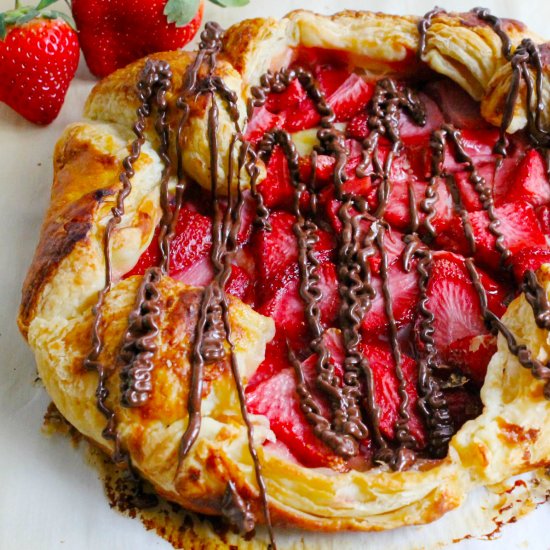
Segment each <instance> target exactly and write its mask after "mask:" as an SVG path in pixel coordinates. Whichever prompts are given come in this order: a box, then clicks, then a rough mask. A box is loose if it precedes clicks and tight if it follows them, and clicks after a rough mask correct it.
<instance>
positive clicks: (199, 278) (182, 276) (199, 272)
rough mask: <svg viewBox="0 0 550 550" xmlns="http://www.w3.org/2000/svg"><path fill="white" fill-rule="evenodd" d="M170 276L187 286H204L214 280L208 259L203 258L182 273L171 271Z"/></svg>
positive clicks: (212, 268) (210, 262) (212, 269)
mask: <svg viewBox="0 0 550 550" xmlns="http://www.w3.org/2000/svg"><path fill="white" fill-rule="evenodd" d="M170 276H171V277H173V278H174V279H177V280H178V281H180V282H182V283H184V284H186V285H189V286H206V285H208V284H210V282H211V281H212V279H213V278H214V267H213V265H212V261H211V260H210V258H209V257H205V258H203V259H202V260H199V261H198V262H195V263H194V264H192V265H191V266H189V267H188V268H187V269H185V270H184V271H179V272H176V273H174V272H172V271H171V272H170Z"/></svg>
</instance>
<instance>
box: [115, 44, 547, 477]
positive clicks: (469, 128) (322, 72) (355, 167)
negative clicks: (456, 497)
mask: <svg viewBox="0 0 550 550" xmlns="http://www.w3.org/2000/svg"><path fill="white" fill-rule="evenodd" d="M296 59H297V61H296V63H300V64H301V65H302V66H305V68H306V69H308V70H309V71H311V73H312V74H313V76H314V79H315V82H316V85H317V86H318V88H319V89H320V90H321V91H322V92H323V94H324V97H325V99H326V103H327V104H328V106H330V107H331V109H332V111H333V113H334V115H335V121H336V123H337V125H338V128H340V129H341V131H342V133H343V135H344V137H345V141H344V143H345V148H346V153H347V165H346V167H345V168H344V171H345V174H346V176H347V180H346V181H345V182H344V184H343V187H342V191H343V193H342V194H341V195H338V193H337V192H336V190H335V186H334V172H335V166H336V162H335V158H334V156H331V155H330V154H329V153H327V152H326V151H322V150H320V149H319V146H318V144H317V145H314V146H313V149H311V147H310V154H308V153H307V152H306V151H305V149H307V147H306V146H304V145H303V143H301V140H303V139H304V135H306V134H307V132H304V131H309V132H310V133H309V134H307V135H308V136H309V137H311V135H314V134H315V131H314V130H311V129H312V128H316V129H318V127H319V125H320V123H321V118H322V117H321V115H320V114H319V112H318V109H317V106H316V104H315V103H314V101H313V100H312V99H311V97H310V96H309V95H308V93H307V92H306V90H305V88H304V86H303V85H302V84H301V83H300V81H299V80H298V79H294V80H292V82H291V83H290V84H289V85H288V86H287V87H286V88H285V89H284V90H283V91H282V92H280V93H270V94H268V96H267V99H266V101H265V104H264V105H263V106H261V107H256V108H255V109H254V111H253V114H252V116H251V119H250V121H249V123H248V125H247V127H246V130H245V138H246V139H247V140H249V141H250V142H251V143H253V144H256V145H257V144H258V143H260V142H261V140H262V137H263V136H264V134H265V133H266V132H268V131H271V130H285V131H287V132H289V133H290V134H291V137H292V138H293V139H294V140H295V141H296V144H297V149H298V150H300V151H301V154H300V157H299V172H300V179H301V181H302V182H305V183H307V182H310V184H308V185H307V186H306V187H307V189H306V191H305V192H304V193H302V195H301V197H300V200H299V207H300V210H301V212H302V213H303V214H304V215H305V216H306V217H307V219H310V220H312V221H313V222H314V223H315V227H316V229H315V242H314V244H313V246H312V256H313V257H314V259H315V264H316V269H315V272H316V277H317V285H318V289H319V290H320V292H321V295H322V300H321V301H320V302H319V304H318V310H319V315H318V318H319V322H320V325H321V327H322V330H323V336H322V339H321V340H322V342H323V346H324V347H323V349H325V350H326V351H327V352H328V354H329V356H330V364H331V368H332V375H333V382H332V383H333V385H334V386H335V387H338V388H342V387H343V380H344V379H345V378H346V373H345V369H344V363H345V360H346V344H345V342H344V340H343V337H342V333H341V329H342V324H341V310H342V300H343V294H342V292H341V290H340V283H339V281H340V278H341V276H342V274H341V269H342V267H341V265H340V264H339V253H340V248H339V242H340V239H341V233H342V231H343V229H344V226H343V222H342V219H343V218H342V212H343V211H344V210H345V208H348V209H349V212H351V213H352V214H354V215H357V213H358V208H359V206H357V204H359V203H357V204H355V203H354V205H353V206H350V205H347V206H346V205H345V204H344V202H345V197H346V196H348V197H349V196H352V197H354V198H361V199H362V200H363V202H364V203H365V204H366V208H367V209H368V212H375V211H377V209H378V208H379V206H380V204H381V200H385V199H384V194H383V189H382V188H381V186H382V185H383V182H382V181H381V180H380V177H376V176H375V175H373V171H374V165H376V164H377V163H378V164H379V165H381V166H384V165H385V164H387V159H388V157H389V156H390V155H391V154H392V153H391V152H390V151H391V149H392V142H391V140H389V139H387V138H386V137H384V136H380V138H379V140H378V147H377V155H378V158H377V159H375V160H371V165H370V166H369V165H365V159H364V155H363V150H364V148H365V144H366V143H367V142H368V140H369V136H370V135H371V134H372V124H371V122H370V118H369V117H370V113H371V111H370V110H369V109H370V106H371V102H372V101H373V94H375V88H376V83H373V82H369V81H367V80H366V79H365V77H364V76H363V75H360V74H358V73H355V72H353V71H350V69H349V65H350V60H349V57H347V56H346V55H344V54H341V53H339V52H331V53H327V52H325V51H323V50H317V49H315V50H311V49H310V50H307V51H306V50H305V49H303V50H301V51H299V52H298V54H297V58H296ZM401 85H403V86H405V85H406V83H398V86H401ZM415 88H416V89H415V91H416V92H417V95H418V97H419V100H420V102H421V103H422V104H423V106H424V110H425V119H426V120H425V123H424V124H418V121H415V120H414V119H413V117H412V116H410V114H408V113H406V112H402V113H401V114H400V115H399V117H398V119H397V120H396V122H397V131H398V132H399V133H400V137H401V140H402V148H401V150H400V151H398V152H397V154H395V151H394V152H393V154H394V158H393V162H391V163H390V164H391V166H390V170H389V172H388V180H389V181H390V182H391V185H390V189H389V200H388V201H387V202H386V208H385V211H384V213H383V221H384V223H385V224H386V226H387V228H386V230H385V237H384V248H383V250H382V249H381V248H380V247H378V248H376V247H375V248H374V249H373V250H374V252H372V253H371V254H370V255H368V257H366V258H365V261H366V263H365V265H366V266H368V272H369V273H368V278H369V281H370V284H371V287H372V290H373V295H372V296H370V298H369V300H368V306H365V307H364V308H363V309H364V311H363V315H362V317H361V319H360V322H359V324H358V326H359V342H358V343H356V344H357V345H356V348H355V349H356V351H357V353H358V354H359V356H361V357H364V358H366V360H367V361H368V364H369V369H370V373H371V374H372V387H371V388H370V390H369V389H368V388H367V387H366V381H365V379H364V378H362V379H361V381H360V382H359V386H360V394H361V395H362V396H363V398H365V399H366V397H365V396H367V395H368V394H369V391H370V392H371V393H370V394H371V395H372V396H373V399H374V405H375V408H376V410H377V411H378V418H377V420H376V422H375V423H374V424H375V426H376V429H372V426H373V425H374V424H373V419H372V418H364V419H363V420H364V422H365V423H366V424H367V425H369V426H370V427H371V429H369V430H368V434H367V435H365V437H364V438H363V439H361V440H360V444H359V447H358V448H359V455H360V457H361V460H363V462H364V464H366V465H367V466H368V465H371V464H372V463H373V462H376V461H377V455H376V453H375V451H374V449H375V447H376V445H375V443H376V441H375V432H376V431H377V430H378V433H379V438H381V439H382V440H383V441H384V442H385V445H387V446H388V447H390V448H392V447H395V446H396V445H397V444H398V438H399V437H400V436H399V435H398V432H399V430H400V429H401V428H400V419H402V418H403V417H404V416H405V417H406V418H407V428H406V431H407V434H408V435H407V437H410V438H411V439H410V441H412V443H410V447H411V448H414V449H415V450H416V451H417V452H419V453H422V452H424V453H425V456H426V457H428V458H429V457H430V450H429V443H428V428H427V423H426V419H425V417H424V416H423V414H422V411H421V404H420V401H419V396H420V385H419V382H418V379H419V363H420V362H421V361H422V358H423V357H425V355H426V353H428V351H429V349H428V348H429V343H427V341H426V339H425V338H424V339H423V338H421V337H419V335H420V334H421V333H422V330H421V327H422V323H423V322H424V321H425V319H424V317H423V316H422V315H421V313H420V308H419V301H420V299H421V292H422V289H421V285H419V273H420V271H419V269H418V267H419V265H418V264H419V262H420V261H421V260H419V259H418V258H416V257H415V258H413V259H412V260H410V261H409V262H407V259H406V256H407V249H408V246H407V245H408V244H409V243H410V238H408V237H407V235H408V236H409V237H410V235H411V234H412V233H413V232H414V233H415V234H416V233H417V234H418V237H419V239H420V241H421V244H420V250H421V251H424V253H425V254H428V253H429V254H430V258H431V260H430V269H429V276H428V277H427V281H425V282H426V284H425V289H424V293H425V298H426V304H427V305H428V309H429V311H430V312H431V313H432V314H433V324H432V326H433V329H434V330H433V353H432V354H431V361H432V366H433V373H434V376H435V378H436V379H437V380H438V383H439V386H440V388H441V393H442V395H443V397H444V398H445V401H446V403H447V407H448V411H449V414H450V417H451V421H452V430H453V432H456V431H457V430H458V429H459V428H460V426H461V425H462V424H463V423H464V422H465V421H466V420H468V419H470V418H473V417H475V416H477V415H478V414H479V413H480V411H481V402H480V399H479V389H480V387H481V385H482V384H483V380H484V377H485V374H486V371H487V366H488V364H489V361H490V359H491V357H492V356H493V354H494V352H495V350H496V334H495V331H494V330H493V329H492V327H491V326H489V325H488V323H487V322H486V318H485V316H484V312H483V308H482V305H481V303H480V297H479V293H478V291H477V290H476V286H475V283H474V280H473V279H472V276H471V273H470V271H469V268H468V265H467V260H466V258H470V260H471V261H473V263H474V264H475V269H476V273H477V274H478V276H479V278H480V280H481V282H482V284H483V286H484V288H485V291H486V294H487V301H488V308H489V309H490V310H491V311H492V312H493V313H494V314H495V315H497V316H501V315H502V314H503V313H504V311H505V309H506V306H507V304H508V303H509V302H510V300H511V299H513V298H514V297H515V296H516V295H517V294H518V293H519V291H520V290H519V285H520V284H521V282H522V280H523V277H524V273H525V271H526V270H535V269H537V268H538V267H540V265H541V264H543V263H545V262H549V261H550V248H549V246H548V234H549V228H550V221H549V220H550V215H549V214H548V212H550V184H549V182H548V174H547V167H546V165H545V162H544V159H543V158H542V156H541V155H540V153H539V152H538V151H536V150H535V149H533V148H531V147H530V146H529V145H528V144H527V140H526V139H524V138H523V137H522V136H516V137H512V138H511V140H510V141H511V143H510V144H509V150H510V154H509V155H508V156H507V157H506V158H504V159H500V162H497V160H498V159H497V158H496V155H495V154H493V149H494V146H495V144H496V142H497V140H498V138H499V134H498V130H495V129H494V128H491V127H489V126H488V124H487V123H485V122H484V121H483V120H482V119H481V117H480V115H479V105H478V104H477V103H476V102H474V101H473V100H471V99H470V98H469V96H467V94H465V92H463V91H462V90H460V89H459V88H458V87H457V86H456V85H454V84H453V83H452V82H450V81H448V80H446V79H441V80H438V81H436V82H430V83H428V84H426V85H423V86H422V85H420V86H418V85H416V86H415ZM445 123H452V124H454V125H455V126H456V127H457V128H459V129H461V139H462V146H463V149H464V151H465V152H466V153H467V154H468V156H469V157H470V159H471V161H472V164H473V166H474V167H475V169H476V170H477V173H478V174H479V175H480V176H481V177H482V178H483V180H484V182H485V185H486V186H487V187H488V188H489V189H490V192H491V195H492V197H493V200H494V214H495V215H496V217H497V218H498V220H499V222H500V225H499V229H500V231H501V233H502V234H503V236H504V241H505V245H506V247H507V250H508V257H507V258H506V260H505V261H503V258H502V253H501V252H499V250H498V247H497V242H496V241H497V236H496V235H495V234H494V233H493V232H492V231H491V230H490V227H489V226H490V222H491V220H490V217H489V214H488V211H487V209H486V208H485V207H484V205H483V201H482V200H481V198H480V195H479V193H478V192H477V191H476V190H475V189H474V186H473V184H472V183H471V182H470V179H469V178H470V175H471V166H469V165H468V164H467V163H464V161H463V159H462V158H461V157H460V155H457V151H456V148H455V146H454V145H453V144H452V143H447V144H446V145H445V159H444V162H443V170H444V173H445V177H440V178H439V179H438V180H437V181H436V182H435V183H434V186H433V188H434V189H435V197H436V200H435V201H434V202H433V205H432V206H433V209H432V212H431V214H428V210H427V209H426V207H425V206H423V201H424V200H425V197H426V192H427V188H428V187H429V185H430V177H431V175H432V174H431V161H432V156H433V151H432V150H431V147H430V139H431V136H432V134H433V132H434V131H437V130H438V129H439V128H441V127H442V126H443V125H444V124H445ZM311 132H313V134H311ZM314 141H315V139H314ZM314 151H316V152H315V153H314ZM266 170H267V176H266V178H265V179H264V180H263V181H262V182H261V183H260V184H259V185H258V192H259V193H260V194H261V196H262V198H263V202H264V204H265V206H266V207H267V208H268V209H269V211H270V214H269V224H270V227H269V228H260V227H257V226H255V225H254V224H253V223H252V222H253V218H254V216H255V205H254V199H253V198H252V196H247V197H246V199H245V206H244V209H243V212H244V214H243V216H242V219H241V223H242V227H241V230H240V233H239V250H238V252H237V254H236V255H235V256H234V259H233V265H232V272H231V276H230V278H229V280H228V282H227V285H226V288H225V290H226V292H227V293H229V294H232V295H234V296H237V297H239V298H240V299H241V300H243V301H244V302H246V303H248V304H250V305H251V306H252V307H254V308H255V309H256V311H258V312H260V313H262V314H263V315H267V316H270V317H272V318H273V320H274V321H275V325H276V329H277V331H276V336H275V338H274V340H273V341H272V342H271V343H270V344H268V346H267V349H266V356H265V360H264V362H263V363H262V364H261V365H260V366H259V367H258V369H257V371H256V373H255V374H254V375H253V376H252V378H251V379H250V380H249V381H248V385H247V387H246V395H247V408H248V410H249V412H250V413H253V414H260V415H264V416H266V417H267V419H268V420H269V422H270V427H271V430H272V431H273V433H274V434H275V437H276V439H277V445H276V446H277V447H279V448H284V449H285V450H286V451H288V452H289V453H290V454H291V455H292V456H293V457H294V458H295V459H296V460H297V461H298V462H299V463H301V464H303V465H304V466H307V467H330V468H334V469H337V470H342V469H346V468H347V467H349V466H347V465H346V464H347V463H346V460H345V459H344V458H342V456H339V455H338V454H337V453H335V451H334V449H333V448H331V447H330V446H328V445H327V444H326V443H325V442H324V441H323V440H322V439H321V438H319V437H318V434H317V433H316V428H315V426H314V425H313V424H312V423H310V422H308V419H307V415H308V409H307V407H305V406H304V404H303V402H301V401H300V399H299V391H298V386H299V385H300V384H301V383H303V384H306V385H307V386H308V387H309V389H310V391H311V394H312V396H313V397H314V398H315V401H316V403H317V404H318V409H319V410H318V414H319V415H320V416H321V417H323V418H325V419H326V421H327V423H330V419H331V411H332V409H333V408H334V401H333V400H331V398H329V397H328V394H327V393H326V392H323V391H321V389H320V385H319V379H318V364H319V356H318V351H316V350H315V349H314V348H313V347H312V346H311V341H312V334H311V327H310V326H309V325H308V318H307V316H306V314H305V309H306V308H305V304H304V299H303V296H302V292H301V275H300V269H299V245H298V238H297V231H296V225H297V217H296V211H295V208H296V205H295V200H294V198H295V185H294V182H293V180H292V177H291V170H290V169H289V162H288V159H287V156H286V155H285V153H284V151H283V149H282V148H281V147H280V146H278V145H277V146H275V148H274V149H273V151H272V152H271V155H270V156H269V159H268V161H267V162H266ZM197 204H200V205H201V206H200V208H197ZM199 210H200V211H199ZM426 217H430V220H431V224H432V225H433V227H434V228H435V234H433V235H430V234H429V233H428V232H427V231H426V229H425V221H426ZM415 224H416V226H417V230H416V229H415V230H414V231H412V229H411V228H412V226H413V225H415ZM371 229H372V226H371V222H370V221H368V220H367V219H362V220H361V222H360V223H358V224H357V227H356V232H357V235H358V237H357V238H358V240H360V239H363V240H365V239H368V235H369V233H370V232H371ZM468 231H470V233H471V238H468ZM472 241H473V244H474V245H475V246H474V248H475V250H474V249H472ZM211 248H212V205H211V203H210V199H209V194H208V193H207V192H206V191H201V189H200V188H199V187H198V185H196V184H193V183H191V184H189V185H188V189H187V191H186V196H185V199H184V202H183V206H182V207H181V209H180V211H179V214H178V219H177V225H176V228H175V236H174V238H173V240H172V241H171V246H170V270H169V275H171V276H172V277H174V278H176V279H179V280H181V281H183V282H185V283H187V284H193V285H198V286H202V285H206V284H208V283H209V282H210V281H211V280H212V277H213V275H212V274H213V270H212V262H211V258H210V252H211ZM382 252H384V253H382ZM160 257H161V254H160V250H159V244H158V235H155V236H154V238H153V239H152V241H151V243H150V245H149V246H148V248H147V249H146V250H145V251H144V252H143V254H142V255H141V257H140V258H139V260H138V262H137V264H136V265H135V266H134V267H133V269H132V270H131V271H130V272H128V273H127V274H126V275H125V277H129V276H132V275H142V274H143V273H144V272H145V271H146V269H147V268H148V267H150V266H152V265H155V264H157V263H158V262H159V260H160ZM470 260H468V261H470ZM365 269H367V267H364V268H363V271H362V276H363V277H365V276H366V275H365ZM388 296H390V297H391V303H390V307H389V309H388ZM396 346H398V349H399V356H398V357H397V356H396V353H395V349H396ZM289 352H292V353H291V354H290V353H289ZM291 355H292V357H293V359H292V358H291ZM300 373H301V374H300ZM300 376H301V377H303V380H301V378H300ZM405 396H406V399H405V401H404V397H405ZM266 444H269V445H273V444H272V443H266ZM350 463H351V462H350ZM356 463H357V460H356V459H355V462H353V464H356Z"/></svg>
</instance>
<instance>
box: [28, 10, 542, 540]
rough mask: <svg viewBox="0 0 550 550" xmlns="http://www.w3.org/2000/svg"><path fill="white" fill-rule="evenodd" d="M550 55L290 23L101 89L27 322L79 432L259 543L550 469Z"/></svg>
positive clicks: (443, 18)
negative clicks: (255, 533)
mask: <svg viewBox="0 0 550 550" xmlns="http://www.w3.org/2000/svg"><path fill="white" fill-rule="evenodd" d="M547 52H548V46H547V45H546V44H543V43H542V39H540V38H538V37H537V36H535V35H534V34H533V33H531V32H529V31H528V29H526V28H525V27H524V26H523V25H522V24H521V23H518V22H515V21H510V20H500V19H498V18H496V17H494V16H492V15H491V14H490V13H488V12H487V10H483V9H476V10H473V11H472V12H469V13H465V14H451V13H446V12H444V11H442V10H438V9H436V10H433V11H432V12H430V13H429V14H427V15H426V16H425V17H424V18H417V17H398V16H391V15H384V14H374V13H369V12H342V13H339V14H336V15H334V16H332V17H326V16H320V15H317V14H314V13H311V12H307V11H296V12H293V13H291V14H289V15H288V16H287V17H285V18H283V19H282V20H280V21H275V20H273V19H254V20H248V21H243V22H242V23H240V24H238V25H235V26H234V27H231V28H230V29H228V30H227V31H226V32H223V31H222V30H221V29H220V27H219V26H217V25H216V24H213V23H209V24H207V25H206V28H205V30H204V32H203V34H202V41H201V43H200V47H199V50H198V52H195V53H190V52H167V53H162V54H157V55H154V56H151V57H149V58H148V59H145V60H142V61H140V62H137V63H135V64H133V65H130V66H129V67H127V68H125V69H123V70H121V71H118V72H116V73H114V74H113V75H112V76H110V77H108V78H107V79H106V80H104V81H102V82H100V83H99V84H98V85H97V86H96V87H95V89H94V90H93V92H92V94H91V96H90V98H89V99H88V102H87V105H86V108H85V120H84V121H83V122H81V123H78V124H74V125H72V126H70V127H69V128H67V130H66V131H65V133H64V134H63V135H62V137H61V138H60V140H59V142H58V144H57V146H56V149H55V155H54V164H55V178H54V184H53V189H52V197H51V204H50V207H49V210H48V213H47V215H46V219H45V222H44V225H43V228H42V234H41V239H40V243H39V245H38V248H37V252H36V255H35V258H34V261H33V264H32V266H31V268H30V271H29V274H28V276H27V279H26V281H25V284H24V289H23V300H22V305H21V310H20V316H19V324H20V327H21V331H22V332H23V334H24V335H25V337H26V338H27V339H28V342H29V344H30V346H31V347H32V348H33V350H34V352H35V354H36V360H37V363H38V369H39V372H40V375H41V377H42V379H43V381H44V384H45V386H46V388H47V390H48V392H49V394H50V395H51V397H52V399H53V401H54V402H55V404H56V406H57V407H58V408H59V410H60V411H61V413H62V414H63V415H64V416H65V417H66V418H67V420H68V421H69V422H70V423H71V424H73V425H74V426H75V427H76V428H77V429H78V430H79V431H80V432H82V433H83V434H84V435H85V436H86V437H87V438H89V439H90V441H92V442H93V443H95V444H96V445H98V446H100V447H101V448H103V449H104V450H105V451H107V452H108V453H110V454H111V455H112V456H113V458H114V460H116V461H119V462H122V463H126V464H127V465H128V466H129V467H130V468H131V469H132V471H133V472H135V473H136V474H139V475H140V476H142V477H143V478H145V479H147V480H148V481H150V482H151V483H152V484H153V485H154V487H155V489H156V491H157V492H158V493H159V494H160V495H162V496H164V497H166V498H168V499H169V500H172V501H175V502H177V503H179V504H181V505H182V506H184V507H186V508H188V509H190V510H193V511H197V512H201V513H205V514H216V515H223V516H224V517H225V518H226V519H227V520H228V521H229V522H230V523H231V524H232V525H235V526H236V527H238V528H239V529H241V530H242V531H243V532H250V531H251V530H252V529H253V528H254V525H255V522H260V523H267V524H268V525H269V527H270V531H271V526H272V525H285V526H295V527H300V528H303V529H316V530H327V531H328V530H332V531H336V530H344V529H354V530H381V529H390V528H393V527H397V526H403V525H409V524H418V523H425V522H430V521H433V520H435V519H436V518H438V517H440V516H442V515H443V514H444V513H445V512H447V511H448V510H451V509H453V508H456V507H458V506H459V505H460V504H461V502H462V501H463V500H464V499H465V497H466V496H467V495H468V493H469V492H470V491H471V490H472V489H473V488H474V487H476V486H480V485H491V484H495V483H499V482H502V481H503V480H506V479H508V478H510V477H511V476H514V475H517V474H520V473H522V472H527V471H530V470H534V469H536V468H540V467H545V466H548V465H550V401H549V398H550V385H549V384H550V383H549V380H550V364H549V363H548V361H549V360H550V357H549V354H550V341H549V336H548V329H549V328H550V308H549V303H548V288H549V286H550V263H548V262H550V248H549V241H548V237H549V231H550V184H549V181H548V170H549V165H548V162H549V156H548V146H549V145H550V134H549V131H550V129H549V127H548V126H547V123H548V122H549V121H548V113H549V112H550V111H549V110H548V108H547V105H548V97H549V93H550V82H549V76H548V74H549V71H550V64H549V61H548V60H549V59H550V58H549V56H548V53H547ZM132 129H133V133H132ZM271 536H272V543H274V541H273V534H272V535H271Z"/></svg>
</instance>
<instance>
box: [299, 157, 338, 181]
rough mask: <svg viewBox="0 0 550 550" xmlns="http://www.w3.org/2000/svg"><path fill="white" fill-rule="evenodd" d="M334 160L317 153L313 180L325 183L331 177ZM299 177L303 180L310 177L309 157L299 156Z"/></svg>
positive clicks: (308, 179)
mask: <svg viewBox="0 0 550 550" xmlns="http://www.w3.org/2000/svg"><path fill="white" fill-rule="evenodd" d="M335 164H336V160H335V159H334V157H330V156H328V155H317V161H316V164H315V181H316V182H317V183H319V184H326V183H328V182H329V181H330V179H331V178H332V175H333V172H334V165H335ZM300 178H301V180H302V181H303V182H309V181H310V179H311V157H300Z"/></svg>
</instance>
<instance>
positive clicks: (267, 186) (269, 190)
mask: <svg viewBox="0 0 550 550" xmlns="http://www.w3.org/2000/svg"><path fill="white" fill-rule="evenodd" d="M266 169H267V174H266V177H265V179H264V180H263V181H262V183H261V184H260V185H259V186H258V191H259V192H260V193H261V194H262V197H263V199H264V203H265V205H266V206H267V207H268V208H278V207H281V206H287V205H289V204H292V200H293V197H294V187H293V185H292V183H291V181H290V172H289V170H288V161H287V159H286V157H285V154H284V153H283V150H282V149H281V148H280V147H279V146H278V145H277V146H275V148H274V150H273V153H272V154H271V157H269V162H268V163H267V166H266Z"/></svg>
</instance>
